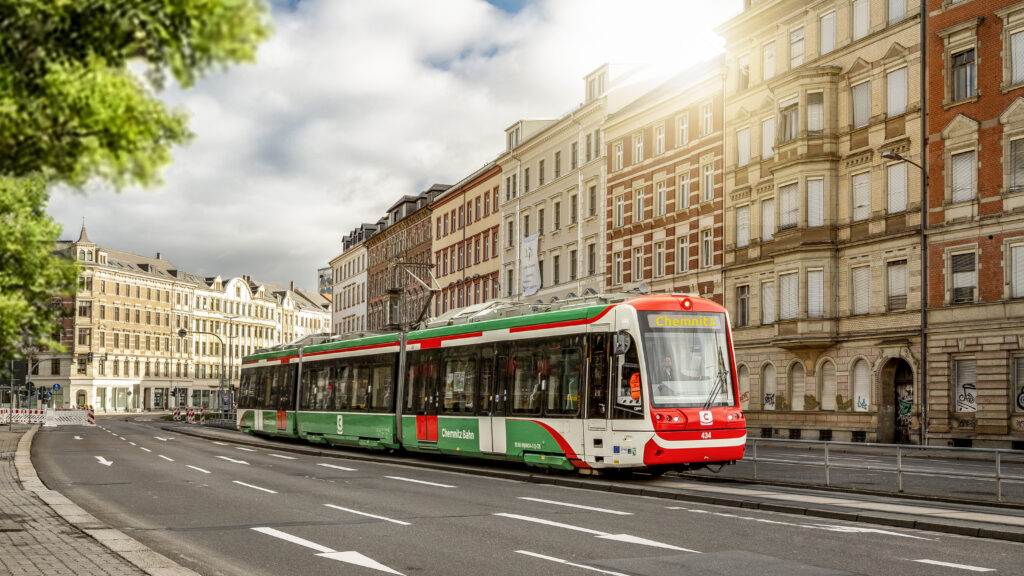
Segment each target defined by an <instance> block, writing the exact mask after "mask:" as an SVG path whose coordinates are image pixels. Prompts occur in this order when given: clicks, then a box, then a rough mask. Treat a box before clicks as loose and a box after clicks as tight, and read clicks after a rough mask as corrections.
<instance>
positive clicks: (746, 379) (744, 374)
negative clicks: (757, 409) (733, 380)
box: [736, 364, 750, 410]
mask: <svg viewBox="0 0 1024 576" xmlns="http://www.w3.org/2000/svg"><path fill="white" fill-rule="evenodd" d="M736 376H737V379H738V380H739V385H740V408H741V409H743V410H746V409H747V407H748V406H750V370H748V369H747V366H746V365H745V364H741V365H740V367H739V368H738V369H737V370H736Z"/></svg>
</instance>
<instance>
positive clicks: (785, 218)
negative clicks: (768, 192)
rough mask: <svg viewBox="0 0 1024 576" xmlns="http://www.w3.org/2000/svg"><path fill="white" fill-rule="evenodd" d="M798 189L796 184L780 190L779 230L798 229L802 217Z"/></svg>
mask: <svg viewBox="0 0 1024 576" xmlns="http://www.w3.org/2000/svg"><path fill="white" fill-rule="evenodd" d="M797 188H798V186H797V183H796V182H794V183H792V184H788V185H786V186H783V187H781V188H779V230H785V229H787V228H795V227H796V224H797V220H798V218H799V216H800V200H799V199H798V198H797V191H798V190H797Z"/></svg>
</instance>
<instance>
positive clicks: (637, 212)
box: [633, 188, 644, 223]
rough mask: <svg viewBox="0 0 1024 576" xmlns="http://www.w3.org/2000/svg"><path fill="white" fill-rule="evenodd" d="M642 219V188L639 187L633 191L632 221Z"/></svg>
mask: <svg viewBox="0 0 1024 576" xmlns="http://www.w3.org/2000/svg"><path fill="white" fill-rule="evenodd" d="M643 219H644V189H643V188H640V189H639V190H635V191H634V192H633V222H634V223H635V222H640V221H641V220H643Z"/></svg>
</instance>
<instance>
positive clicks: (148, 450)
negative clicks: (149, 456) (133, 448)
mask: <svg viewBox="0 0 1024 576" xmlns="http://www.w3.org/2000/svg"><path fill="white" fill-rule="evenodd" d="M139 448H142V446H139ZM142 449H143V450H145V451H146V452H152V450H150V449H149V448H142Z"/></svg>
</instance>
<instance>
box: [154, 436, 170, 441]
mask: <svg viewBox="0 0 1024 576" xmlns="http://www.w3.org/2000/svg"><path fill="white" fill-rule="evenodd" d="M153 438H156V439H157V440H159V441H161V442H167V440H169V438H163V437H160V436H153Z"/></svg>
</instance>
